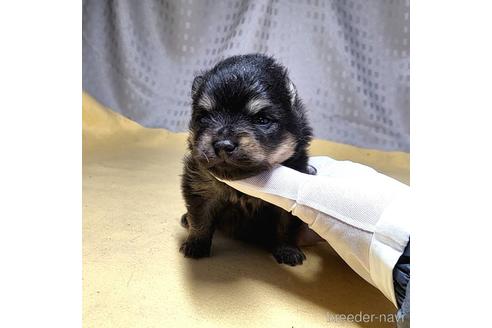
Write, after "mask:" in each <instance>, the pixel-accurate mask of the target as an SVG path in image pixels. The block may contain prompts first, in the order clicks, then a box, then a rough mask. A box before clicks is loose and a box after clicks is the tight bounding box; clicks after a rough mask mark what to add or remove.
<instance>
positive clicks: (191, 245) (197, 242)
mask: <svg viewBox="0 0 492 328" xmlns="http://www.w3.org/2000/svg"><path fill="white" fill-rule="evenodd" d="M210 247H211V241H210V240H203V239H189V240H186V241H185V242H184V243H183V244H182V245H181V247H180V249H179V251H180V252H181V253H183V254H184V256H185V257H191V258H194V259H199V258H201V257H207V256H210Z"/></svg>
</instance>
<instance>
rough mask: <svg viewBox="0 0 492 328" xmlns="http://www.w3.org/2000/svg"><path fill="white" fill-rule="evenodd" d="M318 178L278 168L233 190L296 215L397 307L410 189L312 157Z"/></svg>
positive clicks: (357, 168)
mask: <svg viewBox="0 0 492 328" xmlns="http://www.w3.org/2000/svg"><path fill="white" fill-rule="evenodd" d="M309 164H310V165H312V166H314V167H315V168H316V170H317V175H315V176H313V175H308V174H304V173H300V172H297V171H295V170H293V169H290V168H287V167H284V166H277V167H275V168H274V169H272V170H270V171H267V172H263V173H261V174H259V175H257V176H254V177H251V178H248V179H244V180H237V181H225V180H221V181H222V182H224V183H227V184H228V185H229V186H231V187H233V188H235V189H237V190H239V191H241V192H244V193H246V194H249V195H251V196H254V197H258V198H261V199H263V200H265V201H268V202H270V203H272V204H275V205H277V206H279V207H282V208H283V209H285V210H287V211H289V212H292V214H294V215H296V216H297V217H299V218H300V219H301V220H303V221H304V222H306V223H307V224H308V225H309V227H310V228H311V229H312V230H314V231H315V232H316V233H318V234H319V235H320V236H321V237H323V238H324V239H326V241H327V242H328V243H329V244H330V245H331V246H332V247H333V249H335V251H337V253H338V254H339V255H340V256H341V257H342V258H343V259H344V260H345V262H347V264H348V265H349V266H350V267H351V268H352V269H353V270H354V271H355V272H357V273H358V274H359V275H360V276H361V277H363V278H364V279H365V280H367V281H368V282H369V283H371V284H372V285H373V286H375V287H376V288H378V289H379V290H381V292H382V293H383V294H384V295H385V296H386V297H387V298H388V299H389V300H391V301H392V302H393V304H395V306H396V298H395V293H394V287H393V275H392V272H393V267H394V266H395V264H396V262H397V261H398V258H399V257H400V256H401V254H402V253H403V251H404V249H405V247H406V245H407V244H408V241H409V238H410V232H409V231H410V230H409V229H410V227H409V225H408V223H409V197H408V195H409V192H408V191H409V187H408V186H406V185H404V184H402V183H400V182H398V181H397V180H395V179H392V178H390V177H388V176H386V175H383V174H380V173H378V172H377V171H375V170H374V169H372V168H370V167H368V166H365V165H361V164H357V163H353V162H349V161H336V160H334V159H331V158H329V157H324V156H323V157H311V158H310V160H309Z"/></svg>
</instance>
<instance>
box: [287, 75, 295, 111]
mask: <svg viewBox="0 0 492 328" xmlns="http://www.w3.org/2000/svg"><path fill="white" fill-rule="evenodd" d="M285 80H286V83H287V90H288V91H289V96H290V104H291V105H294V104H295V102H296V99H297V89H296V86H295V84H294V82H292V81H291V80H290V79H289V78H288V77H286V78H285Z"/></svg>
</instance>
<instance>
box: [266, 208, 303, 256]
mask: <svg viewBox="0 0 492 328" xmlns="http://www.w3.org/2000/svg"><path fill="white" fill-rule="evenodd" d="M279 216H280V217H279V222H278V225H277V242H276V244H275V245H274V247H273V249H272V255H273V257H275V259H276V260H277V262H278V263H284V264H288V265H291V266H295V265H298V264H302V262H303V261H304V260H305V259H306V255H304V253H303V252H302V251H301V249H300V248H299V247H297V245H296V242H295V238H296V233H297V231H298V229H299V227H300V226H301V225H302V224H303V223H302V221H301V220H299V219H298V218H297V217H295V216H293V215H292V214H290V213H288V212H286V211H283V210H280V209H279Z"/></svg>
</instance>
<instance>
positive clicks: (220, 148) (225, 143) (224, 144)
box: [213, 139, 237, 155]
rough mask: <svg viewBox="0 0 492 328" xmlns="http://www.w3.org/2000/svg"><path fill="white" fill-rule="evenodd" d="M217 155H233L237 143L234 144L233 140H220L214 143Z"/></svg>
mask: <svg viewBox="0 0 492 328" xmlns="http://www.w3.org/2000/svg"><path fill="white" fill-rule="evenodd" d="M213 146H214V150H215V153H216V154H217V155H219V153H221V152H225V153H226V154H230V153H232V152H233V151H234V150H235V149H236V147H237V143H234V142H232V141H231V140H227V139H226V140H219V141H216V142H214V144H213Z"/></svg>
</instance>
